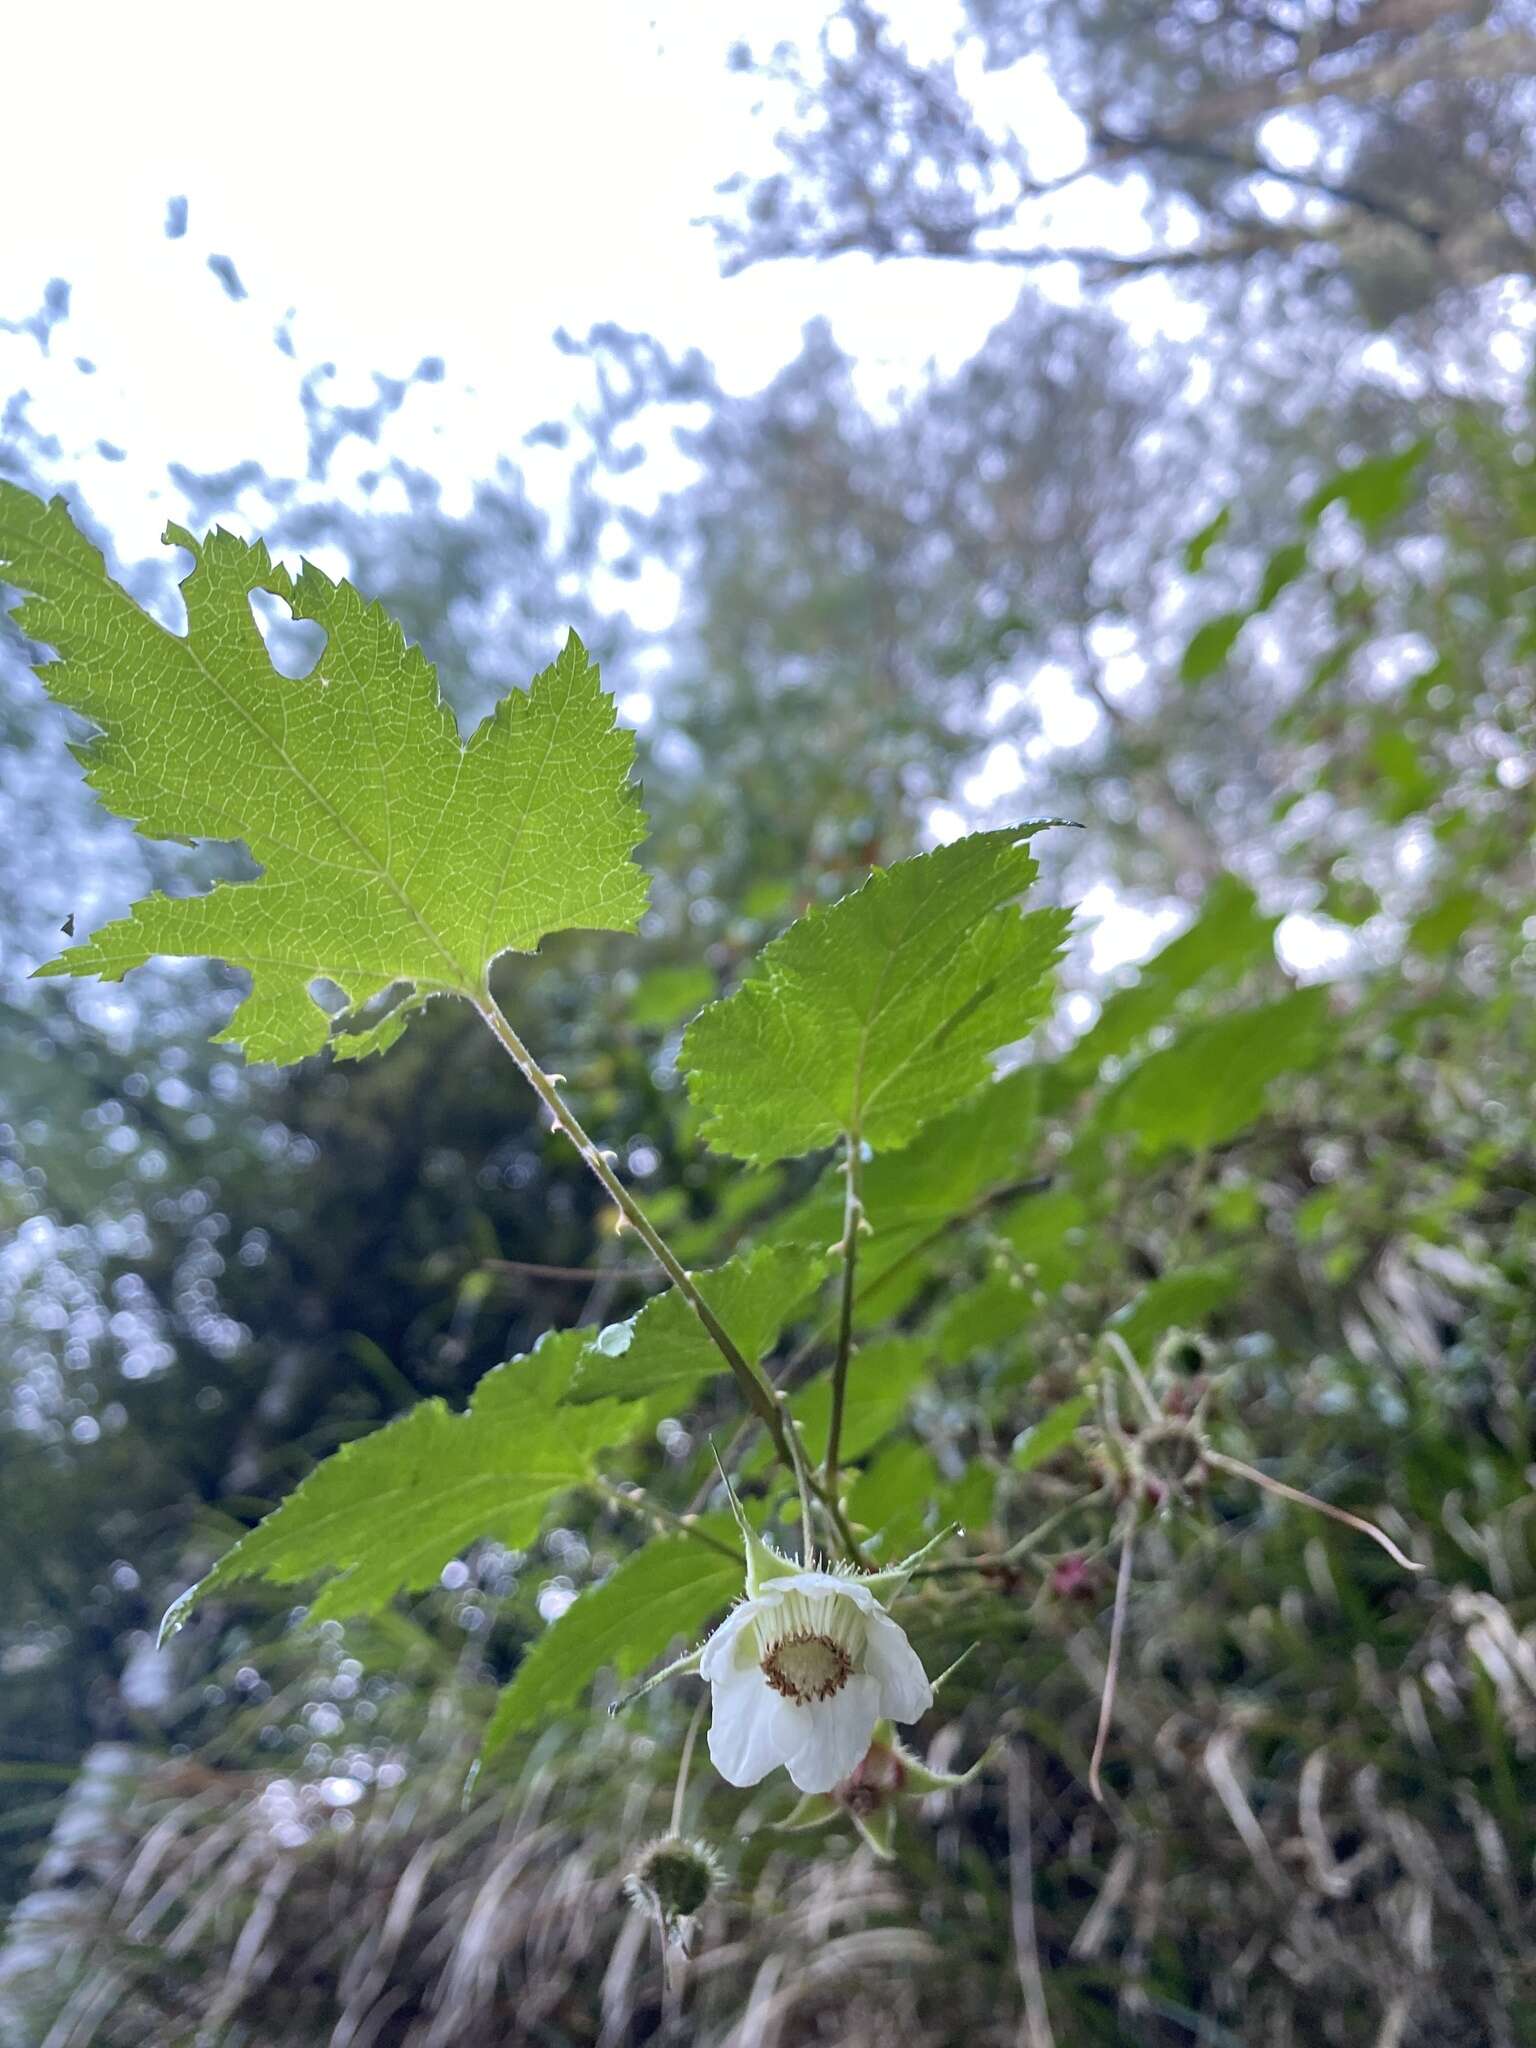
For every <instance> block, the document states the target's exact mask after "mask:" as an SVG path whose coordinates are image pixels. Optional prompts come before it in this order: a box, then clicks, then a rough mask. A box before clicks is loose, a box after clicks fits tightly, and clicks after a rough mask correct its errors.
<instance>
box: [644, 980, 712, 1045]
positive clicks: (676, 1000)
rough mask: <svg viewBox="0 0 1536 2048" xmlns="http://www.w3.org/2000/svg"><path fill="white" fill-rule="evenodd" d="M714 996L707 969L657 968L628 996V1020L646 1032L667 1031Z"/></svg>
mask: <svg viewBox="0 0 1536 2048" xmlns="http://www.w3.org/2000/svg"><path fill="white" fill-rule="evenodd" d="M714 993H715V977H714V976H713V975H712V974H711V973H710V971H709V969H708V968H707V967H656V968H653V969H652V970H651V972H650V973H649V974H647V975H645V976H644V977H643V979H642V980H641V983H640V986H639V987H638V988H637V989H636V990H635V992H634V994H633V996H631V997H630V1002H629V1019H630V1022H631V1023H632V1024H638V1025H639V1026H640V1027H641V1029H642V1030H645V1031H668V1030H670V1029H671V1027H672V1026H673V1025H674V1024H676V1023H678V1022H679V1021H680V1020H681V1019H682V1018H684V1017H686V1016H688V1015H690V1014H691V1013H692V1012H693V1011H694V1010H697V1009H699V1008H700V1007H701V1006H702V1005H703V1004H705V1003H707V1002H708V1001H709V999H710V997H711V996H712V995H713V994H714Z"/></svg>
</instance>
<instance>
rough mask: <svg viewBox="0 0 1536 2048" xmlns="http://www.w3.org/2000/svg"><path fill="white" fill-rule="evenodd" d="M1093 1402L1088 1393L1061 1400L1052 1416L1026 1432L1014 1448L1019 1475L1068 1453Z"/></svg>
mask: <svg viewBox="0 0 1536 2048" xmlns="http://www.w3.org/2000/svg"><path fill="white" fill-rule="evenodd" d="M1092 1405H1093V1403H1092V1402H1091V1401H1090V1399H1089V1397H1088V1396H1087V1395H1086V1394H1074V1395H1073V1396H1072V1398H1071V1399H1070V1400H1068V1401H1058V1402H1057V1404H1056V1406H1055V1407H1054V1408H1053V1409H1051V1411H1050V1413H1049V1414H1048V1415H1046V1416H1044V1417H1043V1418H1042V1419H1041V1420H1040V1421H1039V1422H1037V1423H1036V1424H1035V1426H1034V1428H1033V1429H1026V1430H1025V1432H1024V1434H1023V1435H1022V1436H1021V1437H1020V1438H1019V1440H1018V1442H1017V1443H1016V1444H1015V1445H1014V1447H1013V1457H1012V1459H1011V1461H1010V1462H1011V1463H1012V1465H1013V1468H1014V1470H1015V1471H1016V1472H1028V1471H1030V1470H1031V1469H1032V1468H1033V1467H1034V1466H1036V1465H1043V1464H1044V1463H1045V1461H1046V1459H1047V1458H1054V1457H1055V1455H1056V1453H1057V1452H1058V1451H1060V1450H1064V1449H1065V1448H1066V1446H1067V1445H1068V1444H1069V1443H1070V1442H1071V1441H1072V1439H1073V1437H1074V1436H1075V1435H1076V1434H1077V1426H1078V1424H1079V1423H1080V1422H1081V1421H1082V1420H1083V1419H1084V1417H1085V1416H1086V1415H1087V1413H1088V1411H1089V1409H1090V1408H1091V1407H1092Z"/></svg>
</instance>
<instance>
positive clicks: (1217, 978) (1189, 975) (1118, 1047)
mask: <svg viewBox="0 0 1536 2048" xmlns="http://www.w3.org/2000/svg"><path fill="white" fill-rule="evenodd" d="M1278 922H1279V920H1278V919H1277V918H1273V917H1265V916H1263V915H1262V914H1261V912H1260V910H1259V907H1258V903H1257V900H1256V899H1255V897H1254V893H1253V891H1252V890H1251V889H1250V888H1249V886H1248V884H1247V883H1246V882H1242V881H1239V880H1238V878H1237V876H1236V875H1219V876H1218V877H1217V879H1216V880H1215V881H1214V882H1213V883H1212V884H1211V886H1210V888H1209V889H1208V890H1207V892H1206V895H1205V899H1204V901H1203V902H1202V903H1201V905H1200V910H1199V914H1198V916H1197V917H1196V918H1195V921H1194V923H1193V924H1191V925H1190V926H1189V927H1188V928H1187V929H1186V930H1184V931H1182V932H1180V934H1179V936H1178V937H1177V938H1176V939H1170V940H1169V942H1168V944H1167V945H1166V946H1164V947H1162V948H1161V950H1160V951H1158V952H1156V953H1154V954H1153V956H1152V958H1151V959H1150V960H1147V961H1145V962H1144V963H1143V964H1142V967H1141V970H1140V972H1139V973H1138V974H1137V977H1136V979H1135V981H1134V982H1132V983H1131V985H1130V986H1129V987H1128V988H1122V989H1117V990H1116V991H1115V992H1114V994H1113V995H1110V996H1108V997H1106V998H1105V1002H1104V1007H1103V1009H1102V1010H1101V1011H1100V1013H1099V1017H1098V1020H1097V1022H1096V1023H1095V1024H1094V1025H1093V1027H1092V1028H1091V1029H1090V1030H1088V1031H1085V1032H1084V1033H1083V1036H1082V1037H1081V1038H1080V1039H1079V1040H1078V1042H1077V1044H1076V1045H1075V1046H1073V1048H1072V1050H1071V1051H1070V1052H1069V1053H1068V1054H1066V1056H1065V1057H1064V1058H1063V1059H1062V1060H1060V1061H1058V1063H1057V1066H1056V1068H1055V1069H1054V1070H1053V1072H1052V1079H1053V1080H1054V1079H1055V1077H1056V1076H1057V1075H1059V1076H1060V1077H1061V1078H1062V1079H1064V1080H1065V1081H1067V1082H1069V1083H1071V1084H1073V1085H1080V1084H1081V1083H1082V1082H1084V1081H1087V1080H1089V1079H1091V1078H1092V1076H1093V1075H1094V1074H1096V1073H1097V1072H1098V1070H1099V1068H1100V1067H1101V1066H1102V1064H1103V1063H1104V1061H1105V1060H1107V1059H1113V1058H1118V1057H1119V1056H1120V1055H1121V1054H1123V1053H1126V1052H1128V1051H1129V1050H1130V1049H1131V1048H1132V1047H1133V1046H1134V1045H1136V1044H1138V1043H1139V1042H1140V1040H1141V1039H1143V1038H1144V1037H1145V1036H1146V1034H1147V1033H1148V1032H1149V1031H1150V1030H1152V1029H1153V1027H1154V1026H1155V1025H1158V1024H1161V1023H1163V1022H1164V1021H1165V1020H1166V1019H1167V1017H1168V1016H1169V1015H1170V1014H1171V1012H1172V1011H1173V1009H1174V1006H1175V1004H1176V1003H1177V1002H1178V1000H1179V998H1180V997H1181V996H1183V995H1185V994H1186V993H1187V992H1188V991H1189V990H1190V989H1192V988H1195V987H1197V986H1203V987H1206V988H1220V987H1224V986H1226V985H1228V984H1230V983H1231V982H1234V981H1238V980H1240V979H1241V978H1242V976H1243V975H1244V974H1246V973H1247V972H1248V970H1249V969H1250V968H1251V967H1254V966H1257V965H1259V964H1261V963H1264V962H1267V963H1269V964H1270V965H1273V963H1274V957H1275V954H1274V944H1273V935H1274V930H1275V926H1276V924H1277V923H1278Z"/></svg>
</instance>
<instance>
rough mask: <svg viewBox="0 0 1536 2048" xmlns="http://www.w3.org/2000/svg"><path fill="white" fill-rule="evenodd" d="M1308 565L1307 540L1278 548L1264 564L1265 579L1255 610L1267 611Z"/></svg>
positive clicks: (1262, 582) (1295, 541)
mask: <svg viewBox="0 0 1536 2048" xmlns="http://www.w3.org/2000/svg"><path fill="white" fill-rule="evenodd" d="M1306 566H1307V547H1306V542H1305V541H1299V540H1293V541H1290V542H1288V543H1287V545H1286V546H1285V547H1281V548H1276V549H1275V552H1274V553H1273V554H1272V555H1271V556H1270V558H1269V560H1268V561H1267V562H1266V563H1265V565H1264V576H1263V580H1262V581H1261V583H1260V584H1259V595H1258V598H1257V600H1256V603H1255V610H1257V611H1261V612H1262V611H1267V610H1268V609H1269V607H1270V606H1271V605H1272V604H1273V603H1274V601H1275V599H1276V598H1277V597H1278V596H1279V595H1280V593H1281V591H1282V590H1284V589H1285V588H1286V587H1287V585H1289V584H1292V583H1294V582H1295V581H1296V578H1297V577H1298V576H1300V575H1302V574H1303V573H1304V572H1305V570H1306Z"/></svg>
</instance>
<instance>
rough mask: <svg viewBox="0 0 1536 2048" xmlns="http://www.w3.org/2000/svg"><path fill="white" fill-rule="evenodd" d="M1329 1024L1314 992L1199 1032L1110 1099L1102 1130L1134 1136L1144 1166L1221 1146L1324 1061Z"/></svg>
mask: <svg viewBox="0 0 1536 2048" xmlns="http://www.w3.org/2000/svg"><path fill="white" fill-rule="evenodd" d="M1327 1016H1328V994H1327V991H1326V989H1323V988H1318V987H1314V988H1303V989H1298V990H1296V991H1295V993H1294V994H1292V995H1288V996H1283V997H1281V999H1280V1000H1279V1001H1278V1002H1274V1003H1266V1004H1264V1005H1262V1006H1261V1007H1260V1008H1258V1009H1254V1010H1240V1011H1238V1012H1237V1013H1236V1014H1235V1015H1233V1016H1230V1017H1219V1018H1216V1019H1214V1020H1213V1021H1212V1022H1210V1023H1207V1024H1196V1025H1194V1026H1192V1027H1191V1028H1190V1029H1189V1030H1188V1031H1186V1032H1184V1033H1183V1034H1182V1036H1181V1037H1179V1038H1177V1039H1176V1040H1175V1041H1174V1043H1173V1044H1172V1045H1170V1046H1168V1047H1166V1048H1165V1049H1164V1050H1163V1051H1161V1052H1155V1053H1152V1054H1151V1055H1150V1056H1149V1057H1148V1058H1147V1059H1144V1060H1143V1061H1142V1062H1141V1064H1140V1065H1139V1066H1137V1067H1135V1068H1133V1069H1132V1071H1131V1072H1130V1073H1129V1074H1128V1075H1127V1076H1126V1078H1125V1079H1124V1081H1122V1082H1121V1083H1120V1084H1119V1086H1118V1087H1116V1088H1115V1089H1114V1090H1112V1091H1111V1093H1110V1094H1109V1095H1107V1096H1106V1097H1105V1099H1104V1102H1103V1104H1102V1106H1101V1108H1100V1110H1099V1116H1098V1127H1099V1129H1100V1130H1102V1131H1123V1132H1128V1133H1130V1134H1132V1135H1134V1137H1135V1139H1136V1145H1137V1150H1138V1151H1139V1153H1140V1155H1141V1157H1142V1158H1143V1159H1144V1160H1146V1159H1154V1158H1156V1157H1158V1156H1159V1154H1161V1153H1163V1152H1167V1151H1170V1150H1172V1149H1173V1148H1174V1147H1176V1146H1187V1147H1188V1148H1189V1149H1190V1150H1191V1151H1195V1152H1198V1151H1203V1150H1205V1149H1206V1148H1207V1147H1209V1146H1212V1145H1221V1144H1224V1143H1225V1142H1226V1141H1227V1139H1229V1138H1233V1137H1236V1136H1237V1134H1238V1132H1240V1131H1242V1130H1245V1129H1246V1128H1247V1127H1248V1125H1249V1124H1251V1123H1254V1122H1256V1121H1257V1120H1258V1118H1259V1117H1260V1116H1261V1115H1262V1114H1263V1110H1264V1100H1265V1097H1266V1095H1267V1093H1268V1091H1269V1088H1270V1086H1271V1084H1272V1083H1273V1082H1274V1081H1276V1080H1277V1079H1278V1078H1279V1077H1280V1076H1281V1075H1282V1074H1288V1073H1301V1072H1305V1071H1306V1069H1307V1068H1309V1067H1311V1066H1313V1065H1314V1064H1315V1063H1316V1061H1317V1060H1318V1059H1319V1058H1320V1057H1321V1055H1322V1052H1323V1049H1324V1037H1325V1029H1326V1024H1327Z"/></svg>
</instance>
